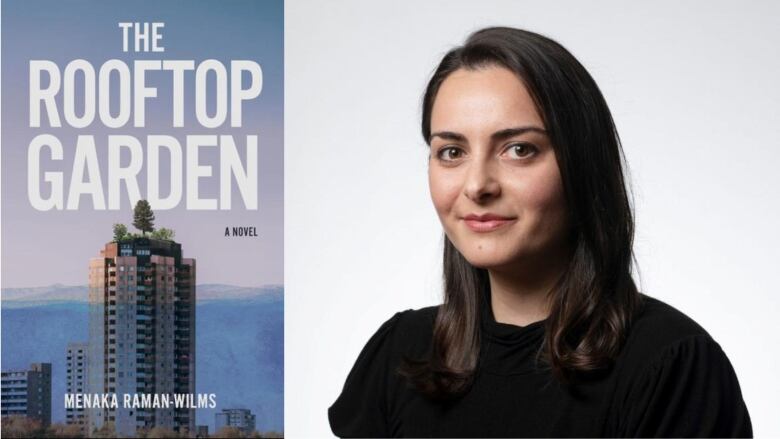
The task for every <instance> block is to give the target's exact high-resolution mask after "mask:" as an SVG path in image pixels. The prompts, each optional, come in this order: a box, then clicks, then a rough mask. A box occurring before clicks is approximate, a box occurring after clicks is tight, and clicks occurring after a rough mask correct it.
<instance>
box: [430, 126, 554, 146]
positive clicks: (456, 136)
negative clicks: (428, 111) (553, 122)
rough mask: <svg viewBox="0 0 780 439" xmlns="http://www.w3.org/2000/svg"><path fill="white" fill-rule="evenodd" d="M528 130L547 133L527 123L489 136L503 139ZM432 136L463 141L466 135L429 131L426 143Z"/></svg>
mask: <svg viewBox="0 0 780 439" xmlns="http://www.w3.org/2000/svg"><path fill="white" fill-rule="evenodd" d="M528 132H535V133H539V134H544V135H547V131H546V130H545V129H544V128H540V127H538V126H535V125H528V126H522V127H513V128H506V129H503V130H500V131H496V132H495V133H493V134H492V135H491V136H490V138H491V139H492V140H493V141H498V140H504V139H508V138H510V137H514V136H519V135H521V134H525V133H528ZM434 137H440V138H442V139H444V140H452V141H455V142H465V141H466V136H464V135H463V134H460V133H456V132H453V131H437V132H435V133H431V136H430V138H429V139H428V143H430V142H431V141H432V140H433V138H434Z"/></svg>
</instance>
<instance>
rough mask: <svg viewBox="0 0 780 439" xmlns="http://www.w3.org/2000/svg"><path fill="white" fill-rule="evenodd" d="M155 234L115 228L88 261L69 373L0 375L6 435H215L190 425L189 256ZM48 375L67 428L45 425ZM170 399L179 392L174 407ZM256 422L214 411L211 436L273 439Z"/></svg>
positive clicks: (192, 288)
mask: <svg viewBox="0 0 780 439" xmlns="http://www.w3.org/2000/svg"><path fill="white" fill-rule="evenodd" d="M163 230H165V229H163ZM123 234H124V235H123ZM159 236H160V235H159V234H157V235H152V236H146V234H144V235H134V234H126V230H125V231H121V230H120V231H119V235H117V230H116V228H115V240H114V241H112V242H109V243H107V244H105V247H104V248H103V249H102V250H100V256H99V257H97V258H92V259H91V260H90V262H89V282H88V295H89V298H88V304H89V311H88V319H89V322H88V327H89V336H88V340H72V341H71V342H69V343H68V346H67V351H66V352H63V353H62V355H65V356H66V362H65V364H66V365H67V369H66V370H60V371H57V370H53V369H52V364H51V363H33V364H30V366H29V368H27V369H26V370H3V371H2V404H1V408H2V421H3V424H4V425H3V435H6V434H8V433H11V434H13V435H16V434H21V435H22V437H23V436H24V435H26V434H30V436H29V437H35V436H36V432H37V434H41V433H42V432H48V433H50V434H56V435H59V436H60V437H212V436H210V432H209V428H208V426H207V425H196V423H195V410H196V408H194V407H195V403H197V402H199V400H200V401H206V402H208V401H209V399H208V396H207V395H198V394H197V393H196V383H195V372H196V370H195V368H196V361H195V360H196V355H197V353H196V344H195V341H196V340H195V338H196V331H195V327H196V326H195V323H196V313H195V308H196V306H195V305H196V262H195V260H194V259H191V258H185V257H183V254H182V248H181V244H180V243H177V242H175V241H173V240H172V239H158V238H159ZM164 237H165V238H169V236H164ZM5 354H6V355H8V352H5ZM53 373H60V374H66V380H67V393H66V398H65V400H66V401H65V403H66V424H65V426H64V428H61V431H54V432H53V431H52V430H51V429H48V430H47V428H48V427H49V426H50V425H51V424H52V422H51V421H52V415H51V414H52V374H53ZM125 395H127V396H126V397H127V398H130V397H131V396H132V397H136V398H137V397H139V396H144V395H145V396H152V395H154V396H155V397H158V396H163V395H164V396H165V397H170V403H169V404H161V403H159V401H156V402H155V403H154V405H153V406H150V405H151V404H150V403H149V401H148V400H147V401H146V404H142V406H140V407H139V406H137V400H136V401H135V402H136V406H133V405H130V406H127V405H126V404H124V403H123V397H125ZM189 395H192V396H189ZM92 396H95V398H94V400H92V401H90V399H93V398H92ZM99 396H100V397H102V398H105V399H104V400H103V402H102V403H101V402H100V401H99V400H100V399H101V398H100V397H99ZM113 396H115V397H116V398H118V399H119V401H118V404H117V403H116V402H115V403H114V404H113V405H112V404H108V406H107V405H106V404H105V400H107V399H110V398H111V397H113ZM175 396H181V397H182V399H181V400H178V402H179V403H177V404H174V403H173V401H174V397H175ZM185 396H189V397H188V398H185ZM69 398H70V403H71V404H70V405H68V399H69ZM182 401H185V402H184V403H183V404H182V403H181V402H182ZM211 402H212V403H213V401H211ZM58 403H62V402H58ZM213 406H214V405H212V407H213ZM255 420H256V418H255V414H253V413H252V412H251V411H250V410H248V409H246V408H242V407H228V408H221V411H220V412H218V413H216V414H215V419H214V425H215V430H214V432H213V433H212V434H213V435H215V436H214V437H274V436H279V435H280V434H279V433H271V432H269V433H267V435H266V436H261V435H260V433H259V432H257V431H256V425H255V424H256V422H255ZM17 437H19V436H17Z"/></svg>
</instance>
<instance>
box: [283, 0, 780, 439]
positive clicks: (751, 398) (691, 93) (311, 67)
mask: <svg viewBox="0 0 780 439" xmlns="http://www.w3.org/2000/svg"><path fill="white" fill-rule="evenodd" d="M682 3H683V2H676V1H654V2H645V3H644V4H641V5H640V4H636V3H631V4H629V2H618V1H609V2H605V1H596V2H576V1H565V2H564V1H557V2H556V1H551V2H541V1H535V2H530V1H492V2H473V1H469V2H466V1H460V2H453V1H452V0H448V1H426V2H420V1H399V0H393V1H382V2H366V1H359V0H355V1H336V2H321V1H302V0H286V9H285V26H286V29H285V38H286V48H285V56H286V73H285V75H286V77H285V79H286V113H285V124H286V125H285V136H286V155H285V186H286V192H285V206H286V209H285V218H286V222H285V225H286V227H285V247H286V257H285V281H286V294H285V296H286V297H285V301H286V313H285V415H286V417H285V421H286V422H285V430H286V431H285V433H286V435H287V436H288V437H311V436H320V437H321V436H330V435H331V433H330V428H329V425H328V420H327V408H328V407H329V406H330V404H331V403H332V402H333V401H334V400H335V399H336V397H337V396H338V394H339V392H340V391H341V388H342V386H343V384H344V380H345V379H346V376H347V373H348V371H349V370H350V368H351V367H352V365H353V363H354V361H355V359H356V357H357V355H358V353H359V352H360V349H361V348H362V347H363V346H364V344H365V343H366V341H368V338H369V337H370V336H371V335H372V334H373V333H374V331H375V330H376V329H377V328H378V327H379V325H380V324H381V323H382V322H384V321H385V320H387V319H388V318H389V317H390V316H391V315H392V314H393V313H395V312H396V311H399V310H403V309H408V308H419V307H423V306H427V305H433V304H437V303H439V300H440V297H441V293H440V289H441V281H440V277H441V270H440V261H441V244H442V231H441V227H440V225H439V223H438V219H437V218H436V214H435V211H434V210H433V207H432V205H431V202H430V198H429V194H428V185H427V178H426V154H427V151H426V148H427V147H426V146H425V144H424V142H423V140H422V137H421V135H420V123H419V117H420V99H421V96H422V92H423V88H424V86H425V84H426V81H427V79H428V76H429V75H430V73H431V72H432V71H433V69H434V68H435V66H436V64H437V63H438V61H439V60H440V58H441V56H442V55H443V54H444V53H445V52H446V51H447V50H448V49H449V48H451V47H453V46H455V45H458V44H460V43H462V42H463V40H464V39H465V38H466V36H467V35H468V34H469V33H470V32H471V31H474V30H476V29H479V28H481V27H484V26H489V25H506V26H514V27H521V28H525V29H528V30H532V31H535V32H539V33H542V34H544V35H547V36H549V37H552V38H553V39H555V40H557V41H558V42H560V43H561V44H563V45H564V46H565V47H566V48H568V49H569V50H570V51H571V52H572V53H573V54H574V55H575V56H576V57H577V58H578V59H579V60H580V61H581V62H582V63H583V64H584V65H585V67H586V68H587V69H588V70H589V71H590V73H591V74H592V75H593V76H594V78H595V79H596V82H597V83H598V84H599V86H600V88H601V90H602V92H603V93H604V95H605V97H606V99H607V102H608V104H609V105H610V108H611V110H612V112H613V115H614V118H615V121H616V124H617V127H618V131H619V132H620V135H621V137H622V140H623V147H624V150H625V153H626V156H627V159H628V162H629V166H630V172H631V179H632V182H633V191H634V195H635V202H636V223H637V235H636V246H635V252H636V255H637V258H638V261H639V268H640V270H641V289H642V290H643V292H645V293H647V294H649V295H651V296H654V297H657V298H659V299H661V300H663V301H666V302H667V303H669V304H671V305H673V306H675V307H677V308H678V309H680V310H681V311H683V312H684V313H686V314H688V315H689V316H690V317H692V318H693V319H694V320H696V321H697V322H699V323H700V324H701V325H702V326H703V327H704V328H705V329H707V330H708V331H709V332H710V334H711V335H712V336H713V337H714V338H715V340H716V341H718V342H719V343H720V345H721V346H722V347H723V349H724V351H725V352H726V354H727V355H728V356H729V358H730V359H731V362H732V364H733V366H734V368H735V370H736V372H737V376H738V377H739V381H740V384H741V386H742V392H743V396H744V399H745V401H746V403H747V406H748V409H749V411H750V414H751V418H752V421H753V429H754V434H755V435H756V436H757V437H766V436H780V418H778V417H777V416H776V412H777V407H776V405H775V404H773V403H774V402H776V400H777V395H778V394H780V379H778V377H777V375H778V372H780V367H778V366H779V363H780V361H779V360H780V354H778V348H779V347H780V343H779V342H778V338H777V337H778V336H779V335H780V317H779V316H778V315H777V314H778V310H780V306H779V305H780V299H779V298H778V293H780V288H778V282H777V272H778V268H780V263H778V261H780V232H779V231H778V225H780V221H779V220H778V219H779V218H778V217H779V216H780V173H778V172H777V171H778V166H780V140H778V139H780V85H778V84H780V82H779V81H780V56H778V49H777V45H778V43H780V25H778V23H780V3H777V2H752V3H747V2H737V1H733V2H723V1H720V2H712V1H689V2H684V4H682Z"/></svg>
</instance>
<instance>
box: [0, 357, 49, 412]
mask: <svg viewBox="0 0 780 439" xmlns="http://www.w3.org/2000/svg"><path fill="white" fill-rule="evenodd" d="M0 411H1V412H2V417H6V416H26V417H27V418H30V419H36V420H38V421H40V423H41V425H42V426H44V427H48V426H49V425H50V424H51V363H33V364H31V365H30V369H29V370H9V371H3V372H2V401H1V402H0Z"/></svg>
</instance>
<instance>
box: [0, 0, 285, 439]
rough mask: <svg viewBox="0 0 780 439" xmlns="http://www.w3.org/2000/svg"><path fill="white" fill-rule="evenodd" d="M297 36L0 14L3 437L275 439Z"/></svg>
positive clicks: (219, 5)
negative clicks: (292, 49)
mask: <svg viewBox="0 0 780 439" xmlns="http://www.w3.org/2000/svg"><path fill="white" fill-rule="evenodd" d="M283 30H284V7H283V1H281V0H270V1H242V0H235V1H230V2H209V1H198V0H194V1H167V2H103V1H83V0H78V1H68V2H61V1H43V0H32V1H21V0H10V1H3V3H2V154H1V159H2V166H1V168H2V214H1V216H2V278H1V279H0V283H2V308H1V311H0V314H1V317H2V434H3V436H8V437H23V436H29V437H41V436H48V437H225V436H230V437H259V436H261V435H262V437H273V436H279V435H282V434H283V429H284V413H283V410H284V370H283V367H284V358H283V355H284V349H283V345H284V333H283V331H284V324H283V320H284V279H283V275H284V269H283V259H284V255H283V240H284V230H283V228H284V224H283V220H284V218H283V215H284V200H283V197H284V188H283V180H284V179H283V168H284V166H283V165H284V163H283V159H284V148H283V145H284V139H283V135H284V131H283V127H284V123H283V104H284V86H283V84H284V59H283V56H284V41H283Z"/></svg>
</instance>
